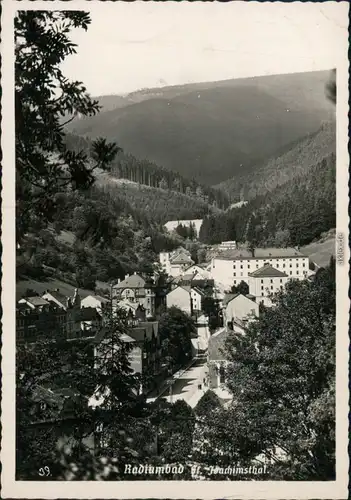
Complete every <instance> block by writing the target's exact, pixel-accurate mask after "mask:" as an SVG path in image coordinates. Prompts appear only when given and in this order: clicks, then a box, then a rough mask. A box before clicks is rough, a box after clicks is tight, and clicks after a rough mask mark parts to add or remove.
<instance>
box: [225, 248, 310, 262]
mask: <svg viewBox="0 0 351 500" xmlns="http://www.w3.org/2000/svg"><path fill="white" fill-rule="evenodd" d="M289 257H290V258H291V257H307V256H306V255H304V254H303V253H301V252H300V251H299V250H296V248H255V250H254V253H252V252H251V250H248V249H247V248H237V249H236V250H234V249H233V250H227V251H225V252H223V253H222V254H221V255H218V256H217V257H216V259H219V260H236V259H238V260H240V259H241V260H244V259H269V258H289Z"/></svg>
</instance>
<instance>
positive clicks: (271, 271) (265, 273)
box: [249, 265, 288, 278]
mask: <svg viewBox="0 0 351 500" xmlns="http://www.w3.org/2000/svg"><path fill="white" fill-rule="evenodd" d="M249 276H252V277H253V278H287V277H288V275H287V274H285V273H283V272H282V271H279V270H278V269H275V268H274V267H273V266H270V265H268V266H263V267H260V268H259V269H257V270H256V271H254V272H253V273H250V274H249Z"/></svg>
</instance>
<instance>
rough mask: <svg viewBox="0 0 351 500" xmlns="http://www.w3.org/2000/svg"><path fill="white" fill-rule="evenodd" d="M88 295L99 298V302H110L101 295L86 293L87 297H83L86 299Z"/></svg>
mask: <svg viewBox="0 0 351 500" xmlns="http://www.w3.org/2000/svg"><path fill="white" fill-rule="evenodd" d="M88 297H93V298H94V299H96V300H99V301H100V302H103V303H104V304H107V303H108V302H110V300H109V299H106V297H102V295H87V297H84V299H87V298H88ZM84 299H83V300H84Z"/></svg>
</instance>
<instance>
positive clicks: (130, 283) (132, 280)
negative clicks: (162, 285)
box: [113, 274, 145, 288]
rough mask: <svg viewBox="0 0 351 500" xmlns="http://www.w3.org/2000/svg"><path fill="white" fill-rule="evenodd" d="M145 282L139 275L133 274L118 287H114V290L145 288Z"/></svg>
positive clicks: (118, 284)
mask: <svg viewBox="0 0 351 500" xmlns="http://www.w3.org/2000/svg"><path fill="white" fill-rule="evenodd" d="M144 286H145V280H144V278H142V277H141V276H139V274H132V275H131V276H128V277H126V278H125V279H124V280H123V281H121V282H120V283H117V285H114V287H113V288H144Z"/></svg>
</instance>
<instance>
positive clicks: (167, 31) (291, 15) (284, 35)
mask: <svg viewBox="0 0 351 500" xmlns="http://www.w3.org/2000/svg"><path fill="white" fill-rule="evenodd" d="M86 5H87V4H85V5H84V8H85V10H87V8H86ZM89 8H90V9H91V10H90V13H91V18H92V23H91V25H90V27H89V29H88V31H87V32H85V31H84V30H75V31H74V33H73V35H72V39H73V41H74V42H76V43H77V44H78V49H77V50H78V54H77V55H74V56H70V57H69V58H67V60H66V61H65V62H64V65H63V66H64V71H65V74H66V76H68V77H70V78H74V79H77V80H80V81H83V82H84V84H85V85H86V87H87V90H88V92H89V93H91V94H92V95H95V96H98V95H106V94H125V93H128V92H131V91H134V90H139V89H141V88H147V87H149V88H150V87H160V86H165V85H177V84H184V83H193V82H201V81H217V80H225V79H228V78H240V77H247V76H259V75H267V74H279V73H293V72H302V71H314V70H321V69H331V68H335V67H338V65H339V64H340V61H341V59H342V60H343V61H342V62H344V57H345V54H346V51H347V22H348V14H347V12H348V4H347V2H341V3H337V2H326V3H313V2H308V3H301V2H292V3H287V4H286V3H280V2H275V3H269V2H265V3H256V2H229V3H217V2H213V3H212V2H211V3H201V2H195V3H188V2H181V3H175V2H167V3H164V2H161V3H158V2H157V3H156V2H155V3H154V2H138V1H137V2H131V3H129V2H116V3H112V2H106V3H103V2H96V3H93V2H91V3H89Z"/></svg>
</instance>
